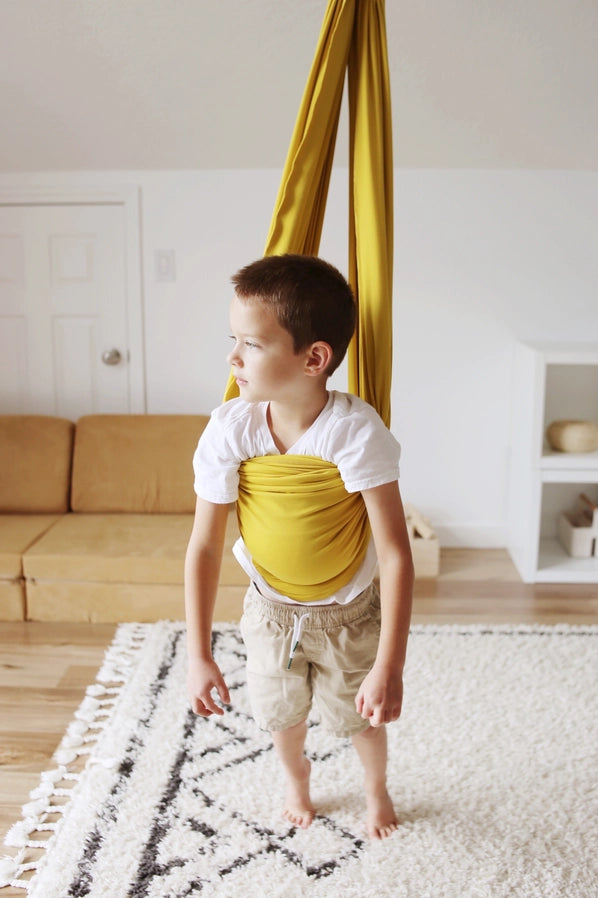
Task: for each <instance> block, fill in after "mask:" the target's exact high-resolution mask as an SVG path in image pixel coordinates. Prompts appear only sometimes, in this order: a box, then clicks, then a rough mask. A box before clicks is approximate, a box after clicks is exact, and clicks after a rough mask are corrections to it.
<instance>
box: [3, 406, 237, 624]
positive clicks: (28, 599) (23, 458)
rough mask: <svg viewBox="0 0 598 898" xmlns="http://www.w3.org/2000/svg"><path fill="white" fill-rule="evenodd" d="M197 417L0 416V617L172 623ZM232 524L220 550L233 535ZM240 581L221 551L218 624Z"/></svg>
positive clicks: (191, 500) (231, 608)
mask: <svg viewBox="0 0 598 898" xmlns="http://www.w3.org/2000/svg"><path fill="white" fill-rule="evenodd" d="M207 420H208V419H207V417H206V416H204V415H90V416H87V417H84V418H81V419H80V420H79V421H78V422H77V423H76V425H74V424H73V423H72V422H70V421H66V420H64V419H60V418H49V417H42V416H6V415H5V416H0V470H1V472H2V474H1V475H0V476H1V478H2V479H1V480H0V619H3V620H22V619H28V620H46V621H48V620H55V621H56V620H70V621H73V620H77V621H84V620H89V621H110V622H116V621H127V620H128V621H151V620H158V619H161V618H170V619H181V618H182V617H183V615H184V604H183V561H184V554H185V548H186V545H187V541H188V539H189V534H190V532H191V526H192V521H193V510H194V506H195V495H194V492H193V472H192V466H191V460H192V456H193V451H194V449H195V446H196V444H197V440H198V438H199V435H200V433H201V432H202V430H203V428H204V427H205V425H206V423H207ZM237 532H238V531H237V526H236V516H235V515H234V513H232V514H231V516H230V523H229V529H228V533H227V549H228V548H230V546H232V543H233V541H234V539H235V538H236V535H237ZM245 587H246V577H245V575H244V574H243V572H242V571H241V569H240V568H239V567H238V565H237V564H236V562H235V561H234V559H233V558H232V555H231V552H230V551H225V559H224V561H223V567H222V574H221V585H220V590H219V595H218V604H217V609H216V615H217V617H218V619H220V620H227V619H233V618H235V617H237V616H238V614H239V610H240V607H241V604H242V597H243V594H244V591H245Z"/></svg>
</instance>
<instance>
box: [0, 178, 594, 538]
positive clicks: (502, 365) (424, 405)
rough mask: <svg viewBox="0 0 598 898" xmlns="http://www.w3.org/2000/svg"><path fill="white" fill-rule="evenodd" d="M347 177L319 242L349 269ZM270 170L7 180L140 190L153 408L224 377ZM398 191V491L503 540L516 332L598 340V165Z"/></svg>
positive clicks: (449, 532) (441, 519)
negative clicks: (167, 253)
mask: <svg viewBox="0 0 598 898" xmlns="http://www.w3.org/2000/svg"><path fill="white" fill-rule="evenodd" d="M346 176H347V175H346V171H344V170H337V171H335V173H334V177H333V181H332V185H331V191H330V197H329V202H328V210H327V218H326V224H325V230H324V234H323V239H322V245H321V255H322V256H324V257H325V258H328V259H329V260H330V261H332V262H334V263H335V264H336V265H338V267H339V268H341V270H343V271H346V232H347V225H346V218H347V213H346ZM279 177H280V173H279V172H278V171H275V170H227V171H225V170H220V171H213V170H211V171H207V170H206V171H192V172H184V171H182V172H181V171H176V172H175V171H172V172H142V171H128V172H95V173H94V172H81V173H65V174H44V173H39V174H28V175H7V176H6V177H3V176H0V184H2V185H6V186H12V187H14V186H17V185H18V184H24V185H27V186H30V185H32V184H44V185H47V184H53V185H60V184H68V185H72V184H77V185H86V186H92V185H97V184H102V185H113V186H114V185H118V184H121V183H127V184H137V185H138V186H139V187H140V190H141V223H142V260H143V291H144V319H145V322H144V329H145V334H144V338H145V356H146V391H147V411H148V412H205V411H209V410H210V409H211V408H212V407H213V406H214V405H216V404H217V403H218V402H219V401H220V399H221V395H222V389H223V385H224V383H225V380H226V376H227V366H226V363H225V361H224V357H225V354H226V352H227V345H228V330H229V329H228V322H227V315H228V303H229V300H230V286H229V282H230V276H231V274H232V273H233V272H234V271H235V270H236V269H237V268H238V267H240V266H241V265H243V264H245V263H247V262H249V261H251V260H252V259H254V258H257V257H259V256H260V255H261V254H262V250H263V246H264V242H265V238H266V234H267V230H268V226H269V221H270V216H271V212H272V208H273V205H274V200H275V196H276V191H277V188H278V180H279ZM395 198H396V200H395V207H396V220H395V225H396V253H395V312H394V322H395V323H394V330H395V334H394V338H395V363H394V378H393V393H392V396H393V423H392V429H393V431H394V432H395V434H396V435H397V436H398V437H399V439H400V440H401V442H402V444H403V461H402V491H403V495H404V498H405V499H406V500H408V501H410V502H413V503H414V504H415V505H417V506H418V507H419V508H420V509H421V510H422V511H423V512H424V514H427V515H428V516H429V517H430V518H431V520H432V522H433V523H434V525H435V527H436V529H437V530H438V532H439V534H440V537H441V541H442V542H443V544H445V545H449V544H462V545H471V546H484V545H486V546H488V545H489V546H499V545H504V541H505V534H504V525H505V518H506V509H505V497H506V493H507V462H508V451H509V432H508V431H509V415H510V392H511V357H512V349H513V345H514V341H515V340H516V339H542V340H561V339H562V340H570V341H584V340H591V339H593V340H596V339H597V338H598V302H597V295H596V294H597V285H598V251H597V247H598V220H597V217H596V214H595V210H596V209H597V208H598V172H587V173H584V172H559V171H504V170H503V171H482V170H475V171H474V170H457V169H455V170H405V169H398V170H397V171H396V179H395ZM160 249H168V250H174V251H175V254H176V281H175V282H174V283H172V284H164V283H157V282H156V277H155V269H154V253H155V251H156V250H160ZM334 385H335V386H339V387H341V388H342V387H344V381H343V382H339V378H338V377H337V378H336V380H335V383H334Z"/></svg>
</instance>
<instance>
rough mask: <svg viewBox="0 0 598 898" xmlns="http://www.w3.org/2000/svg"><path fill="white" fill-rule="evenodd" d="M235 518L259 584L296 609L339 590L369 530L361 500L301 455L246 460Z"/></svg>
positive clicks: (330, 468)
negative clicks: (292, 601) (294, 604)
mask: <svg viewBox="0 0 598 898" xmlns="http://www.w3.org/2000/svg"><path fill="white" fill-rule="evenodd" d="M239 473H240V484H239V498H238V501H237V513H238V518H239V529H240V531H241V536H242V537H243V541H244V543H245V545H246V546H247V549H248V551H249V552H250V554H251V557H252V559H253V563H254V565H255V566H256V568H257V569H258V571H259V572H260V574H261V575H262V576H263V577H264V579H265V580H266V582H267V583H269V584H270V586H272V588H273V589H276V590H277V591H278V592H280V593H282V594H283V595H286V596H288V597H289V598H291V599H295V600H296V601H298V602H309V601H312V602H313V601H317V600H318V599H324V598H326V597H327V596H330V595H333V594H334V593H335V592H336V591H337V590H338V589H340V588H341V587H342V586H345V585H346V584H347V583H348V582H349V581H350V580H351V578H352V577H353V576H354V574H355V573H356V572H357V570H358V568H359V566H360V565H361V563H362V561H363V559H364V556H365V553H366V550H367V546H368V542H369V537H370V530H369V524H368V519H367V512H366V508H365V504H364V501H363V498H362V496H361V493H348V492H347V490H346V489H345V485H344V483H343V481H342V479H341V476H340V474H339V471H338V468H337V467H336V465H333V464H331V463H330V462H326V461H323V460H322V459H321V458H314V457H312V456H305V455H268V456H262V457H258V458H252V459H248V460H247V461H245V462H243V463H242V464H241V468H240V472H239Z"/></svg>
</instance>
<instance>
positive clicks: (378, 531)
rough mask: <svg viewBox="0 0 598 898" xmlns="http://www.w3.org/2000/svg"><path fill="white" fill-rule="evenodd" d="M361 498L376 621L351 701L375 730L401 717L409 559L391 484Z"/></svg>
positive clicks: (396, 490) (396, 493) (395, 491)
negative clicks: (366, 665) (375, 574)
mask: <svg viewBox="0 0 598 898" xmlns="http://www.w3.org/2000/svg"><path fill="white" fill-rule="evenodd" d="M362 495H363V499H364V502H365V505H366V508H367V512H368V517H369V521H370V526H371V528H372V536H373V539H374V544H375V546H376V553H377V555H378V565H379V571H380V606H381V615H382V621H381V629H380V641H379V644H378V653H377V655H376V660H375V662H374V666H373V667H372V669H371V671H370V672H369V674H368V675H367V676H366V678H365V680H364V681H363V683H362V684H361V687H360V689H359V692H358V693H357V697H356V699H355V702H356V707H357V711H358V713H359V714H361V716H362V717H364V718H365V719H368V720H369V721H370V723H371V725H372V726H380V725H381V724H383V723H389V722H390V721H391V720H396V719H397V718H398V717H399V715H400V713H401V707H402V702H403V667H404V665H405V656H406V653H407V638H408V636H409V622H410V620H411V605H412V595H413V578H414V574H413V560H412V558H411V548H410V545H409V534H408V532H407V525H406V523H405V513H404V511H403V503H402V501H401V494H400V492H399V485H398V483H397V481H393V482H392V483H386V484H383V485H382V486H378V487H375V488H374V489H370V490H364V491H363V493H362Z"/></svg>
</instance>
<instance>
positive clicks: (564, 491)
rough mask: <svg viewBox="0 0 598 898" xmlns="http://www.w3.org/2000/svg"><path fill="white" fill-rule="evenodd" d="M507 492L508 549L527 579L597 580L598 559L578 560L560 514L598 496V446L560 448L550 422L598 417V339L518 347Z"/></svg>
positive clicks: (514, 373)
mask: <svg viewBox="0 0 598 898" xmlns="http://www.w3.org/2000/svg"><path fill="white" fill-rule="evenodd" d="M512 411H513V413H512V432H511V446H510V456H511V457H510V477H509V496H508V507H509V510H508V532H509V537H508V548H509V552H510V554H511V557H512V559H513V561H514V563H515V566H516V567H517V570H518V571H519V573H520V575H521V578H522V579H523V580H524V582H526V583H598V557H596V556H592V557H590V558H572V557H571V556H570V555H568V554H567V552H566V551H565V549H564V548H563V547H562V546H561V544H560V542H559V541H558V537H557V530H558V519H559V514H560V513H561V512H563V511H570V510H571V509H573V508H574V506H575V503H576V500H577V497H578V496H579V494H580V493H582V492H583V493H586V495H588V496H589V497H590V498H591V499H593V501H594V502H598V452H589V453H579V454H572V453H565V452H554V451H553V450H552V449H551V448H550V447H549V446H548V444H547V442H546V429H547V427H548V425H549V424H550V423H551V422H552V421H556V420H559V419H563V418H570V419H574V418H579V419H586V420H590V421H594V422H597V423H598V343H576V344H561V343H554V344H539V343H538V344H534V343H520V344H518V345H517V346H516V349H515V356H514V365H513V401H512Z"/></svg>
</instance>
